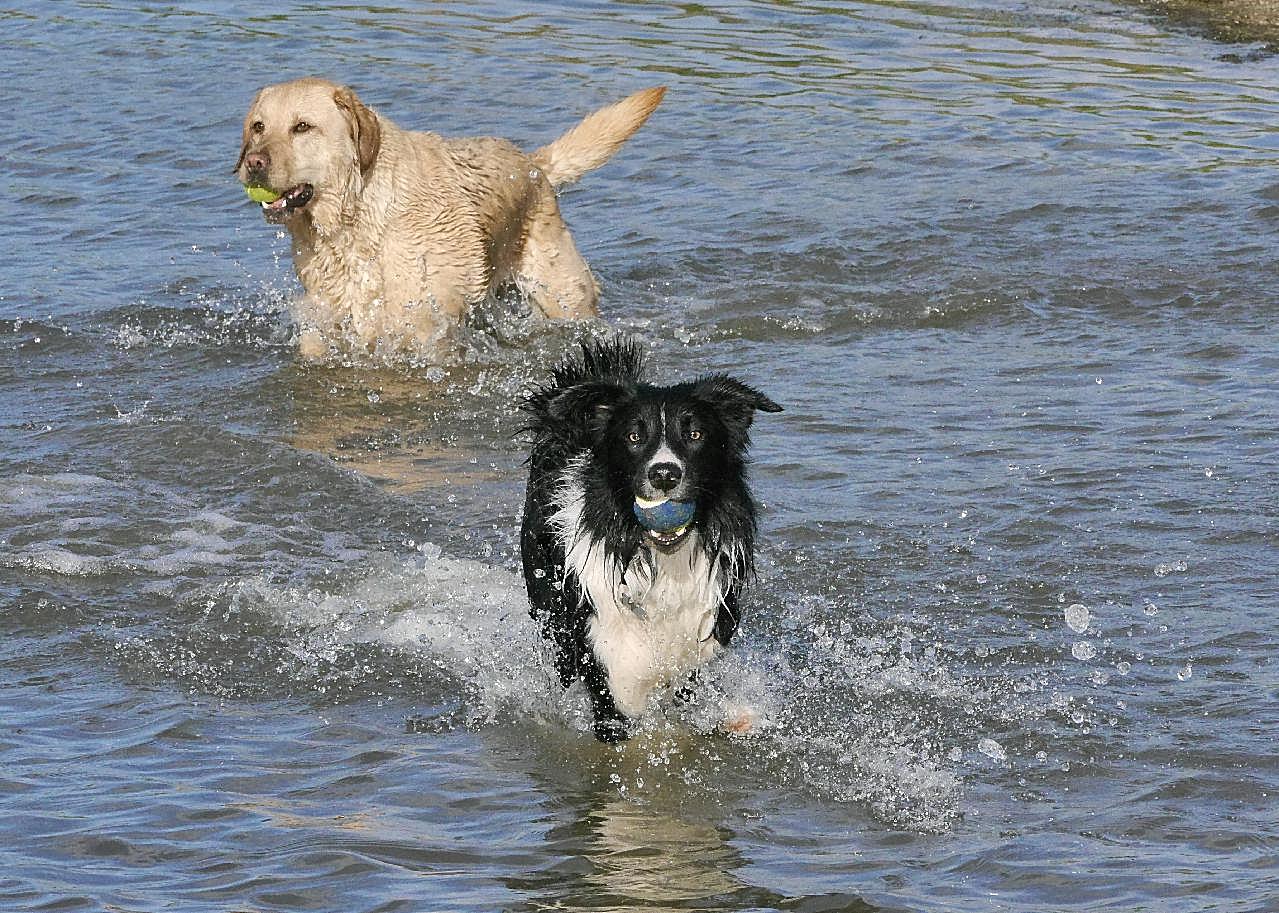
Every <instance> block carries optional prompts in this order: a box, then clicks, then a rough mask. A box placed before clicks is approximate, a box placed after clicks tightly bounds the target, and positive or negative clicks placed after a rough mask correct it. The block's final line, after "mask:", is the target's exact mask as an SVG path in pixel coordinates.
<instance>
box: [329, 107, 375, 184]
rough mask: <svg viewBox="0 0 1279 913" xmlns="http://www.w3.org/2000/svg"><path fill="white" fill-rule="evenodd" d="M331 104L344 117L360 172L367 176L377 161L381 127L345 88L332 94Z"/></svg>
mask: <svg viewBox="0 0 1279 913" xmlns="http://www.w3.org/2000/svg"><path fill="white" fill-rule="evenodd" d="M333 103H334V104H336V105H337V106H338V107H339V108H341V109H342V113H343V114H345V115H346V122H347V124H348V125H349V126H350V128H351V139H352V140H354V142H355V150H356V153H357V154H358V155H359V158H360V172H361V173H362V174H367V173H368V171H369V169H370V168H372V167H373V163H374V162H376V161H377V153H378V150H379V149H380V148H382V125H381V124H379V123H378V119H377V115H376V114H374V113H373V112H372V110H370V109H369V107H368V106H367V105H365V104H364V102H362V101H360V99H359V97H358V96H357V95H356V94H355V92H354V91H353V90H352V89H349V88H347V87H346V86H343V87H342V88H340V89H338V90H337V91H336V92H334V93H333Z"/></svg>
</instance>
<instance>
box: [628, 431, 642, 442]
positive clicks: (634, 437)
mask: <svg viewBox="0 0 1279 913" xmlns="http://www.w3.org/2000/svg"><path fill="white" fill-rule="evenodd" d="M626 439H627V440H628V441H630V442H631V443H632V444H638V443H639V442H640V441H641V440H642V438H640V433H639V432H638V431H632V432H631V433H630V434H628V435H626Z"/></svg>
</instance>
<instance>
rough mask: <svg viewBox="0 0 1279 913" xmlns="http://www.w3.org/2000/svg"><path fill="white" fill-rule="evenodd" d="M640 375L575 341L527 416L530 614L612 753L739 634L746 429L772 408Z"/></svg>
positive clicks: (720, 381)
mask: <svg viewBox="0 0 1279 913" xmlns="http://www.w3.org/2000/svg"><path fill="white" fill-rule="evenodd" d="M643 372H644V365H643V355H642V354H641V352H640V350H639V348H638V347H637V346H636V345H635V344H634V343H630V342H624V341H615V342H608V343H590V342H588V343H583V345H582V351H581V355H580V357H579V358H576V359H574V358H570V359H569V360H567V361H566V362H565V363H564V364H562V365H561V366H560V367H558V368H557V369H556V370H555V372H554V379H553V381H552V382H551V383H550V384H549V385H548V386H546V387H544V388H542V389H540V390H537V391H535V392H534V393H533V394H532V395H530V396H529V398H528V399H527V400H526V402H525V403H524V406H523V408H524V410H525V411H526V412H527V413H528V415H529V416H530V418H529V422H528V425H527V426H526V429H525V430H526V431H527V432H530V433H531V435H532V439H533V440H532V450H531V453H530V455H529V459H528V464H529V481H528V494H527V499H526V501H525V505H524V524H523V528H522V530H521V535H520V551H521V554H522V557H523V561H524V582H525V585H526V587H527V589H528V595H529V602H530V604H531V606H530V609H531V612H532V615H533V617H534V618H535V619H536V620H537V621H538V623H539V625H540V627H541V631H542V634H543V636H545V637H546V638H547V639H548V640H549V641H550V642H551V644H552V646H553V648H554V651H555V667H556V671H557V672H558V673H559V677H560V680H561V682H562V683H563V684H564V686H565V687H568V686H569V685H571V684H572V683H573V682H574V681H576V680H578V679H583V680H584V681H585V683H586V687H587V691H588V693H589V694H590V700H591V706H592V710H593V711H594V717H595V721H594V727H595V734H596V736H597V737H598V738H600V739H601V740H603V741H610V742H611V741H619V740H621V739H624V738H626V737H627V735H628V722H629V721H632V720H634V719H636V718H637V717H639V716H641V715H642V714H643V712H644V711H645V709H646V708H647V707H648V706H649V702H650V700H651V699H653V698H654V696H659V695H661V694H663V693H664V692H666V691H667V690H669V689H680V688H682V687H683V686H685V685H687V684H688V683H689V682H690V679H691V677H692V675H693V673H695V672H696V670H697V669H698V668H699V667H701V666H702V665H704V664H705V663H706V662H707V661H709V660H710V659H711V657H713V656H714V655H715V654H716V653H717V652H718V651H719V650H720V649H721V648H722V647H724V646H726V645H727V644H728V642H729V640H730V639H731V638H732V636H733V632H734V631H735V630H736V629H737V623H738V621H739V618H740V615H739V610H738V594H739V592H740V590H741V588H742V586H743V584H744V583H745V582H746V581H747V580H748V579H749V578H750V576H751V575H752V573H753V569H754V547H755V527H756V521H755V513H756V508H755V501H754V499H753V498H752V497H751V493H750V490H749V489H748V488H747V484H746V452H747V448H748V447H749V443H750V442H749V436H748V430H749V428H750V426H751V422H752V420H753V419H754V416H755V411H756V410H763V411H765V412H780V411H781V406H779V405H777V404H776V403H774V402H773V401H772V400H771V399H769V398H768V397H767V396H765V395H764V394H762V393H760V392H759V391H758V390H755V389H753V388H751V387H748V386H747V385H746V384H744V383H742V382H741V381H738V380H736V379H734V378H732V377H729V376H728V375H725V374H712V375H708V376H705V377H701V378H699V379H697V380H694V381H691V382H688V383H681V384H675V385H673V386H668V387H659V386H653V385H651V384H647V383H644V382H643V380H642V377H643Z"/></svg>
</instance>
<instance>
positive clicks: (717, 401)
mask: <svg viewBox="0 0 1279 913" xmlns="http://www.w3.org/2000/svg"><path fill="white" fill-rule="evenodd" d="M693 395H694V396H696V397H697V398H698V399H700V400H702V402H705V403H709V404H710V405H712V406H714V407H715V408H716V409H717V410H718V411H719V414H720V415H721V416H722V417H723V419H724V422H725V424H727V425H729V426H730V427H734V428H736V429H737V430H739V431H743V432H744V431H746V429H747V428H749V427H750V426H751V422H752V421H754V419H755V410H757V409H758V410H759V411H761V412H781V411H782V407H781V406H779V405H777V403H775V402H773V401H772V400H771V399H769V398H768V397H767V396H765V395H764V394H763V393H760V392H759V391H758V390H756V389H755V388H754V387H751V386H748V385H747V384H744V383H742V382H741V381H740V380H738V379H737V378H735V377H729V376H728V375H727V374H711V375H710V376H708V377H703V378H700V379H699V380H698V381H697V383H696V384H694V385H693Z"/></svg>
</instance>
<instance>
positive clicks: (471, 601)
mask: <svg viewBox="0 0 1279 913" xmlns="http://www.w3.org/2000/svg"><path fill="white" fill-rule="evenodd" d="M423 551H424V554H423V557H422V558H420V559H417V560H410V561H407V562H395V561H392V560H387V559H383V560H382V561H381V562H380V563H378V564H376V565H374V566H371V567H369V568H367V572H366V573H364V574H363V575H362V576H360V577H359V578H358V579H356V580H354V581H352V582H350V583H349V584H346V585H344V586H342V587H341V588H340V589H339V590H338V591H337V592H324V591H320V590H309V589H301V588H296V587H288V586H278V585H275V584H272V583H270V582H269V581H266V580H264V579H260V578H258V579H253V580H248V581H244V582H242V583H240V584H238V585H237V587H236V591H235V592H234V594H233V596H232V607H233V609H236V610H245V609H249V610H252V611H258V612H263V613H265V614H268V615H270V616H271V617H273V618H275V619H276V620H277V621H280V622H283V623H284V624H286V625H287V626H289V627H291V628H293V629H294V631H295V637H296V642H295V646H296V648H297V649H298V650H301V651H303V652H304V653H308V652H309V653H322V652H324V651H327V650H332V649H334V648H336V647H341V646H346V645H351V644H360V643H377V644H384V645H387V646H391V647H396V648H399V649H404V650H408V651H411V652H412V653H414V654H416V655H418V656H419V657H421V659H422V660H423V661H425V662H428V663H430V664H431V665H433V666H435V667H437V668H440V669H442V670H444V671H446V672H449V673H452V674H454V675H455V676H456V677H457V678H459V679H460V680H461V681H462V682H463V683H464V684H465V685H467V686H468V688H469V690H471V691H472V692H474V693H475V694H477V695H478V697H479V701H478V704H477V706H472V707H468V708H467V711H468V714H469V715H470V717H471V719H472V721H473V722H486V721H489V720H492V719H495V718H497V716H498V715H500V714H502V713H503V712H506V711H509V710H516V711H519V712H522V713H526V714H531V715H543V714H546V713H548V712H551V713H558V708H559V707H560V706H561V704H562V700H563V699H562V696H561V695H560V693H559V691H560V689H559V686H558V684H557V683H555V682H554V680H553V678H552V676H551V674H550V671H549V668H548V666H547V664H546V663H545V662H544V658H543V646H542V642H541V637H540V635H539V633H538V631H537V628H536V625H535V623H534V622H533V620H532V618H530V617H529V613H528V601H527V599H526V597H525V593H524V583H523V580H522V579H521V578H520V577H519V576H518V575H517V574H515V573H513V572H512V571H509V570H506V569H505V568H501V567H495V566H493V565H488V564H483V563H480V562H478V561H471V560H467V559H463V558H451V557H448V556H445V555H443V554H441V553H440V551H439V549H438V548H434V547H433V546H430V545H429V544H428V545H427V546H425V547H424V549H423Z"/></svg>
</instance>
